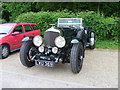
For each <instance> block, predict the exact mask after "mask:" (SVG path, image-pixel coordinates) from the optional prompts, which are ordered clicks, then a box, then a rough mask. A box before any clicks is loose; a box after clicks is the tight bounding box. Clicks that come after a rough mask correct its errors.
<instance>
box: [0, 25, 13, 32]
mask: <svg viewBox="0 0 120 90" xmlns="http://www.w3.org/2000/svg"><path fill="white" fill-rule="evenodd" d="M13 26H14V25H3V24H1V25H0V34H8V33H9V32H10V30H11V29H12V28H13Z"/></svg>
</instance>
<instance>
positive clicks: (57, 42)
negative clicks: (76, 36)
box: [55, 36, 66, 48]
mask: <svg viewBox="0 0 120 90" xmlns="http://www.w3.org/2000/svg"><path fill="white" fill-rule="evenodd" d="M65 44H66V41H65V38H64V37H62V36H58V37H56V39H55V45H56V46H57V47H59V48H63V47H64V46H65Z"/></svg>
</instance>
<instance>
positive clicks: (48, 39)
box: [44, 31, 59, 47]
mask: <svg viewBox="0 0 120 90" xmlns="http://www.w3.org/2000/svg"><path fill="white" fill-rule="evenodd" d="M58 36H59V33H58V32H52V31H47V32H45V33H44V43H45V46H50V47H54V46H55V38H56V37H58Z"/></svg>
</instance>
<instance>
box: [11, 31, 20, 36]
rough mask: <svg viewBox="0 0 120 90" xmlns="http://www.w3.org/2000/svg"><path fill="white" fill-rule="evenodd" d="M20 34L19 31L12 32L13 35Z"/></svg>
mask: <svg viewBox="0 0 120 90" xmlns="http://www.w3.org/2000/svg"><path fill="white" fill-rule="evenodd" d="M18 34H20V33H19V32H14V33H12V35H13V36H15V35H18Z"/></svg>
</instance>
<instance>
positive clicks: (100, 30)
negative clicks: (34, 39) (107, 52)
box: [15, 10, 119, 40]
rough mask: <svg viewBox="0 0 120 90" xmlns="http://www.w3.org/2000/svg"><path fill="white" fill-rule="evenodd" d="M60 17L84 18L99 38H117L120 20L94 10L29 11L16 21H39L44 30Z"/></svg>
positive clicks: (86, 24)
mask: <svg viewBox="0 0 120 90" xmlns="http://www.w3.org/2000/svg"><path fill="white" fill-rule="evenodd" d="M58 18H83V19H84V22H85V26H92V27H93V29H94V30H95V31H96V38H97V39H99V40H103V39H104V40H105V39H117V36H118V26H119V22H118V21H119V20H118V18H115V17H107V18H105V17H104V15H100V14H99V13H95V12H93V11H88V12H79V13H72V12H68V11H66V10H64V11H61V12H60V11H58V12H44V11H41V12H38V13H34V12H28V13H23V14H21V15H19V16H18V17H17V18H16V20H15V22H33V23H37V24H38V25H39V27H40V29H41V30H42V31H43V32H44V31H45V30H46V29H48V28H49V27H50V25H49V24H56V25H57V19H58Z"/></svg>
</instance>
